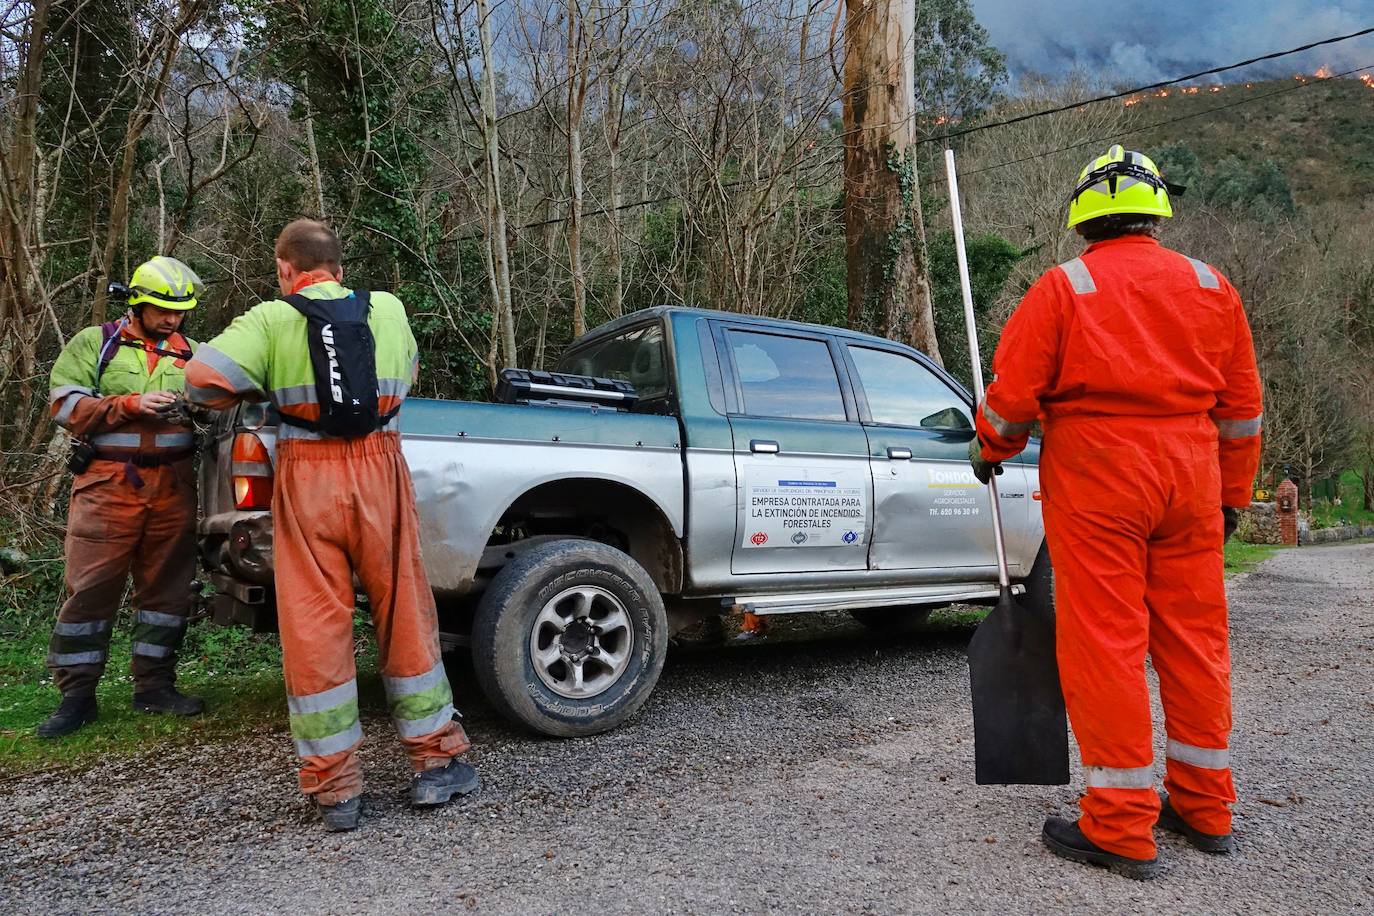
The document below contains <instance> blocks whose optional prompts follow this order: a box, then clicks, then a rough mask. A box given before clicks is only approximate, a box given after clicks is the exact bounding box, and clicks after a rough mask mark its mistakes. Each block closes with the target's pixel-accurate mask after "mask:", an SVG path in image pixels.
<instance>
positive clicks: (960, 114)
mask: <svg viewBox="0 0 1374 916" xmlns="http://www.w3.org/2000/svg"><path fill="white" fill-rule="evenodd" d="M912 44H913V46H914V47H915V55H916V60H915V79H916V107H917V109H918V111H920V112H921V115H922V122H923V124H924V125H925V126H926V127H927V128H928V129H930V128H934V127H935V126H936V122H937V120H938V119H940V118H943V119H945V121H946V122H948V121H951V120H956V119H958V120H968V119H970V118H974V117H977V116H978V115H980V114H982V113H983V112H985V111H987V110H988V108H990V107H991V106H992V105H993V104H994V103H995V102H997V101H998V100H999V99H1000V98H1001V97H1002V94H1001V91H1000V88H999V87H1001V86H1002V85H1003V84H1004V83H1005V82H1006V80H1007V59H1006V56H1005V55H1004V54H1002V52H1000V51H998V50H997V49H996V48H994V47H993V46H992V44H991V43H990V42H989V41H988V32H987V29H985V28H983V27H982V26H981V25H979V24H978V20H977V18H976V17H975V16H974V13H973V8H972V6H971V5H970V3H969V0H927V2H923V3H920V4H917V12H916V32H915V36H914V40H913V42H912Z"/></svg>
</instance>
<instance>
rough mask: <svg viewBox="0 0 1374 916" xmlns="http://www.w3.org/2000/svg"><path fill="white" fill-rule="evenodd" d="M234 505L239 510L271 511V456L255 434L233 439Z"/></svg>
mask: <svg viewBox="0 0 1374 916" xmlns="http://www.w3.org/2000/svg"><path fill="white" fill-rule="evenodd" d="M231 460H232V461H233V475H234V505H235V506H237V507H238V508H240V509H270V508H272V457H271V456H270V455H268V454H267V446H265V445H263V444H262V440H261V439H259V438H258V437H257V436H255V435H253V434H252V433H239V434H238V435H236V436H235V437H234V449H233V452H232V453H231Z"/></svg>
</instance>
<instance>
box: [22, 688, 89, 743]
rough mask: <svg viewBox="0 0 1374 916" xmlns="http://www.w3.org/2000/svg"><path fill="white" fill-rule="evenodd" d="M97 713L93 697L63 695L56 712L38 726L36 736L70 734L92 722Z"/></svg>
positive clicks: (52, 736) (53, 736)
mask: <svg viewBox="0 0 1374 916" xmlns="http://www.w3.org/2000/svg"><path fill="white" fill-rule="evenodd" d="M98 714H99V710H98V709H97V708H96V704H95V697H63V698H62V702H61V703H60V704H59V705H58V707H57V712H55V713H53V714H52V715H51V716H49V717H48V719H47V721H46V722H44V723H43V724H42V725H40V726H38V729H37V734H38V737H40V738H62V737H64V736H66V735H70V734H71V733H72V732H74V731H76V730H77V729H79V728H81V727H82V726H83V725H89V724H90V723H92V722H94V721H95V720H96V716H97V715H98Z"/></svg>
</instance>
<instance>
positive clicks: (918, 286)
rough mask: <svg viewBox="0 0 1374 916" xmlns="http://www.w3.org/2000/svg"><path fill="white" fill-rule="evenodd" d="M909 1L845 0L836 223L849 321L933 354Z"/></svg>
mask: <svg viewBox="0 0 1374 916" xmlns="http://www.w3.org/2000/svg"><path fill="white" fill-rule="evenodd" d="M914 2H915V0H845V9H846V20H845V64H844V130H845V138H846V139H845V155H844V226H845V260H846V268H847V269H846V273H847V279H848V284H849V323H850V326H851V327H854V328H856V329H859V330H864V331H869V332H871V333H874V334H878V335H881V336H883V337H890V338H893V339H896V340H900V341H902V342H903V343H907V344H910V345H911V346H913V347H916V348H918V349H920V350H923V351H924V352H926V353H927V354H929V355H930V356H931V358H932V359H935V360H936V361H937V362H938V361H939V360H940V348H939V344H938V343H937V341H936V338H935V315H934V312H933V310H932V305H931V299H930V285H929V282H928V279H927V275H926V257H925V233H924V229H923V227H922V223H921V196H920V185H919V184H918V182H917V180H916V156H915V147H914V146H913V140H914V136H913V134H914V121H913V116H914V114H915V112H914V110H913V109H914V105H915V99H914V94H915V84H914V82H913V72H912V67H913V57H914V49H913V48H911V47H910V42H911V41H912V35H913V33H914V31H915V7H914V5H913V4H914Z"/></svg>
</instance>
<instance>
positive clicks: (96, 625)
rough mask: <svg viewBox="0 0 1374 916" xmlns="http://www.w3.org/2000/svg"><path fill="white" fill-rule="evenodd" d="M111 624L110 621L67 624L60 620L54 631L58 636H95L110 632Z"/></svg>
mask: <svg viewBox="0 0 1374 916" xmlns="http://www.w3.org/2000/svg"><path fill="white" fill-rule="evenodd" d="M111 623H112V621H109V620H87V621H84V622H82V623H66V622H64V621H61V620H59V621H58V622H57V625H56V626H54V627H53V628H52V631H53V632H54V633H56V634H57V635H58V636H94V635H95V634H97V633H104V632H105V631H106V630H108V629H109V628H110V624H111Z"/></svg>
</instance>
